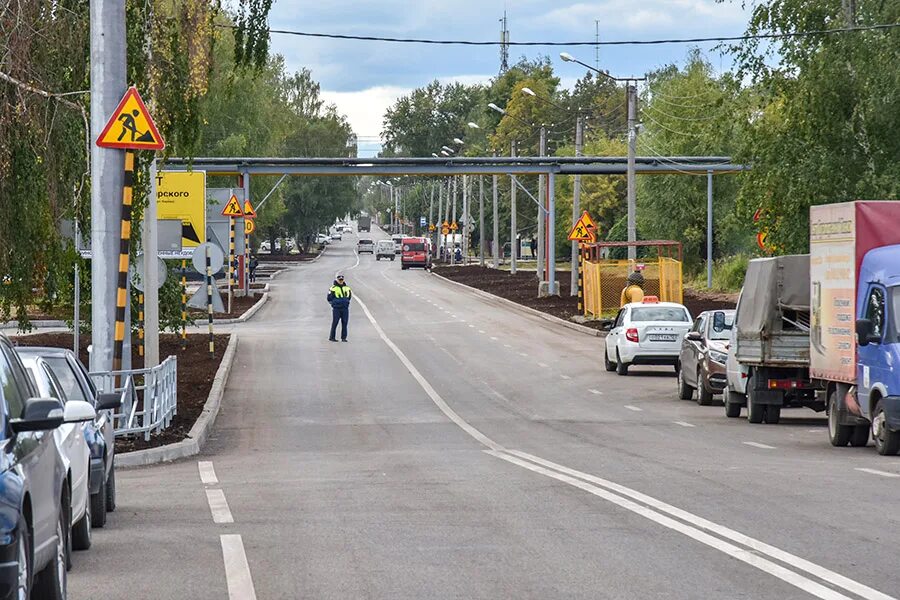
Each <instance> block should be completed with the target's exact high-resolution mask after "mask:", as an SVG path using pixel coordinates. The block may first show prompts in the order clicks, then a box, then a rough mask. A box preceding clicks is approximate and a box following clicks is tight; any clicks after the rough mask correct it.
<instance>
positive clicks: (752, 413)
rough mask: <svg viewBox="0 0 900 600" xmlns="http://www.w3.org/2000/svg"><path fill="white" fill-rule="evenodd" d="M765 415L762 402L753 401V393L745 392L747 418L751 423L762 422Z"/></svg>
mask: <svg viewBox="0 0 900 600" xmlns="http://www.w3.org/2000/svg"><path fill="white" fill-rule="evenodd" d="M748 391H750V390H748ZM765 416H766V407H765V405H764V404H759V403H758V402H754V400H753V394H752V393H748V394H747V420H748V421H750V422H751V423H762V422H763V418H764V417H765Z"/></svg>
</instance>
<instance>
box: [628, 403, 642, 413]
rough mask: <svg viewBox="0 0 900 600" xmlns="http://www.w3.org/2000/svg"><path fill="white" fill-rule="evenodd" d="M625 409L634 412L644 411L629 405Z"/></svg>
mask: <svg viewBox="0 0 900 600" xmlns="http://www.w3.org/2000/svg"><path fill="white" fill-rule="evenodd" d="M625 408H627V409H628V410H631V411H634V412H643V411H644V409H643V408H638V407H637V406H632V405H630V404H626V405H625Z"/></svg>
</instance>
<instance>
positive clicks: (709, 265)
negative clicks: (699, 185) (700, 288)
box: [706, 170, 713, 288]
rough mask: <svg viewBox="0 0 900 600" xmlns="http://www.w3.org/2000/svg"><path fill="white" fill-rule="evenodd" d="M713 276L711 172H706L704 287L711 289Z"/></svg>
mask: <svg viewBox="0 0 900 600" xmlns="http://www.w3.org/2000/svg"><path fill="white" fill-rule="evenodd" d="M712 275H713V172H712V171H711V170H710V171H707V172H706V287H707V288H711V287H712Z"/></svg>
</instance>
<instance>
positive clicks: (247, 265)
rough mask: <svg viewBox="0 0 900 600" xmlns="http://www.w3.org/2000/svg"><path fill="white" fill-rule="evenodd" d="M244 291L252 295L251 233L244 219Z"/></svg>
mask: <svg viewBox="0 0 900 600" xmlns="http://www.w3.org/2000/svg"><path fill="white" fill-rule="evenodd" d="M244 293H245V294H246V295H247V296H249V295H250V234H249V233H247V222H246V220H245V221H244Z"/></svg>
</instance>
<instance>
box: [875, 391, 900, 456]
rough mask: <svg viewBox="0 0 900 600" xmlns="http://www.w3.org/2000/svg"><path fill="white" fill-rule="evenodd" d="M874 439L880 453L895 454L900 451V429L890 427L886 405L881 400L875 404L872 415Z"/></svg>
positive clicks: (883, 454)
mask: <svg viewBox="0 0 900 600" xmlns="http://www.w3.org/2000/svg"><path fill="white" fill-rule="evenodd" d="M872 439H873V440H875V449H876V450H877V451H878V454H880V455H882V456H894V455H895V454H898V453H900V431H891V430H890V429H888V425H887V417H886V415H885V414H884V406H883V405H882V403H881V402H880V401H879V402H878V404H876V405H875V412H874V413H873V417H872Z"/></svg>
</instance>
